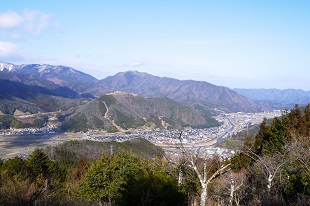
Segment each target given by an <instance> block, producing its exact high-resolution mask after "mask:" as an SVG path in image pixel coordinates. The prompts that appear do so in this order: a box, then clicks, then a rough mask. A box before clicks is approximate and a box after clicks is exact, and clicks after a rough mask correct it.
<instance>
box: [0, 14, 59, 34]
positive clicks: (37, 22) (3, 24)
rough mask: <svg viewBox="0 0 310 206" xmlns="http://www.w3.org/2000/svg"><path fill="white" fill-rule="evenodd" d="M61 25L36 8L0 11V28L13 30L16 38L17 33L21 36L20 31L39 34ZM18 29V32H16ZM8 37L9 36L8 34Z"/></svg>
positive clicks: (56, 28) (57, 28)
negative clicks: (17, 11)
mask: <svg viewBox="0 0 310 206" xmlns="http://www.w3.org/2000/svg"><path fill="white" fill-rule="evenodd" d="M60 28H62V27H61V25H60V24H59V23H58V22H52V15H51V14H49V13H43V12H40V11H36V10H25V11H23V12H22V13H20V14H19V13H16V12H14V11H8V12H4V13H0V29H2V30H5V31H8V32H9V31H14V34H15V36H12V37H13V38H12V39H16V38H15V37H16V36H17V35H19V36H21V35H22V32H26V33H30V34H32V35H35V36H40V35H41V34H42V33H43V32H44V31H45V30H47V29H53V30H59V29H60ZM16 31H19V32H20V33H19V34H16ZM9 37H10V36H9Z"/></svg>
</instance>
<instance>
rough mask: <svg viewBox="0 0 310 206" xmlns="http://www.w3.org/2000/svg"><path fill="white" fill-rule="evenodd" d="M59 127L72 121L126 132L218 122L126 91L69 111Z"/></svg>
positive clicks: (164, 100)
mask: <svg viewBox="0 0 310 206" xmlns="http://www.w3.org/2000/svg"><path fill="white" fill-rule="evenodd" d="M72 111H73V112H71V115H70V116H69V117H67V121H66V123H65V124H64V125H63V126H64V127H65V128H66V127H68V128H67V129H68V130H70V129H72V128H70V126H72V123H73V122H77V121H78V122H80V123H82V122H83V123H84V124H83V128H84V129H86V128H87V127H88V128H102V129H106V130H109V129H110V128H111V127H113V126H114V127H116V129H118V130H126V129H128V128H133V127H134V128H135V127H140V126H144V125H149V127H161V128H176V127H186V126H191V127H194V128H195V127H211V126H216V125H218V124H219V123H218V122H217V121H216V120H215V119H213V118H211V117H209V116H207V115H206V114H204V113H203V112H201V111H198V110H195V109H192V108H190V107H187V106H184V105H181V104H178V103H176V102H175V101H173V100H170V99H168V98H166V97H158V98H144V97H142V96H140V95H136V94H130V93H126V92H114V93H109V94H106V95H104V96H102V97H100V98H97V99H95V100H92V101H90V102H88V103H86V104H84V105H81V106H79V107H77V108H75V109H72Z"/></svg>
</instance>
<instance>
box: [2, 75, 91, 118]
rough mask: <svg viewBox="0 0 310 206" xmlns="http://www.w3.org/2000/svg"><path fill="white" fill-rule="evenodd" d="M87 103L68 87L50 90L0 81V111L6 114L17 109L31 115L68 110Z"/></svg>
mask: <svg viewBox="0 0 310 206" xmlns="http://www.w3.org/2000/svg"><path fill="white" fill-rule="evenodd" d="M85 101H86V100H85V99H83V98H82V96H81V95H79V94H77V93H76V92H74V91H72V90H70V89H69V88H67V87H58V88H56V89H53V90H49V89H46V88H43V87H39V86H31V85H26V84H22V83H19V82H13V81H9V80H3V79H0V111H1V112H2V113H4V114H13V113H14V112H15V110H16V109H18V110H20V111H23V112H29V113H37V112H47V111H58V110H66V109H69V108H72V107H75V106H77V105H80V104H82V103H83V102H85Z"/></svg>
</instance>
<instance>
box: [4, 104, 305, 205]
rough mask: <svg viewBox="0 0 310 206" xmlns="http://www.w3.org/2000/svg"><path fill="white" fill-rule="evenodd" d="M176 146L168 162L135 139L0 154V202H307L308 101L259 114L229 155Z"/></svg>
mask: <svg viewBox="0 0 310 206" xmlns="http://www.w3.org/2000/svg"><path fill="white" fill-rule="evenodd" d="M180 138H181V135H180ZM180 142H182V141H180ZM178 147H179V148H180V151H181V153H180V154H183V155H180V158H179V159H177V160H174V161H172V159H170V158H169V157H167V156H166V155H165V154H164V153H163V151H162V150H160V149H158V148H156V147H153V146H151V145H150V144H149V143H147V141H146V140H142V139H136V140H132V141H130V142H126V143H125V142H124V143H117V142H110V143H101V142H92V141H84V142H82V141H74V142H67V143H64V144H60V145H58V146H56V147H49V148H47V149H45V150H40V149H36V150H35V151H34V152H33V153H32V154H31V155H29V156H28V157H27V158H26V159H22V158H19V157H15V158H13V159H9V160H6V161H0V205H199V204H200V205H284V206H285V205H310V104H309V105H308V106H307V107H306V108H305V111H302V110H301V109H300V108H299V107H298V106H296V107H295V108H294V109H292V110H291V111H289V112H285V113H284V114H283V116H282V117H277V118H274V119H273V120H272V121H271V122H270V123H268V122H267V121H266V120H264V121H263V122H262V124H261V125H260V128H259V131H258V133H257V134H256V135H255V136H248V137H247V139H246V141H245V143H244V145H243V148H242V149H240V150H239V151H238V152H237V153H236V155H235V156H233V157H232V158H231V159H222V158H220V157H218V156H216V155H215V156H212V157H210V156H207V155H206V154H203V153H202V152H201V151H200V150H199V149H198V150H197V151H195V153H190V152H188V151H185V149H184V148H183V147H182V143H180V145H179V146H178ZM148 148H151V149H148Z"/></svg>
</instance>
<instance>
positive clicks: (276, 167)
mask: <svg viewBox="0 0 310 206" xmlns="http://www.w3.org/2000/svg"><path fill="white" fill-rule="evenodd" d="M244 154H245V155H247V156H249V157H250V158H251V159H253V160H254V161H255V162H256V163H257V164H256V165H258V166H259V167H260V168H261V169H262V171H263V174H264V177H265V183H266V189H265V192H264V196H263V204H264V205H269V194H270V191H271V187H272V183H273V181H274V179H275V177H276V175H277V174H278V173H279V171H280V169H281V168H282V167H283V166H284V165H285V164H287V163H288V162H289V160H288V159H287V158H284V155H283V154H280V153H274V154H273V155H272V156H268V155H263V156H259V155H257V154H256V153H255V152H254V151H252V150H251V149H247V150H246V151H245V152H244Z"/></svg>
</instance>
